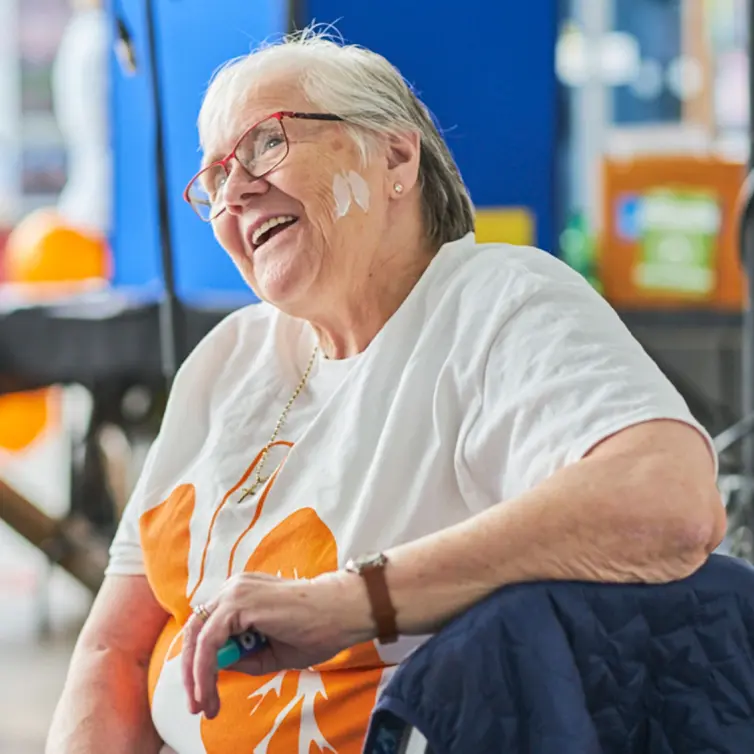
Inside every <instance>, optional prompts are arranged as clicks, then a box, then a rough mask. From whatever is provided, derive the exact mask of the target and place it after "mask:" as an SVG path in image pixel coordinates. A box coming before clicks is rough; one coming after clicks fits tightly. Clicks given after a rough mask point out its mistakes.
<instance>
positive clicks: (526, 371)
mask: <svg viewBox="0 0 754 754" xmlns="http://www.w3.org/2000/svg"><path fill="white" fill-rule="evenodd" d="M480 389H481V397H480V400H479V403H478V412H477V414H476V416H475V418H474V419H473V422H471V423H470V425H469V430H468V432H467V434H466V436H465V439H464V441H463V442H462V445H461V448H462V450H461V462H460V465H461V467H462V474H461V475H460V476H461V486H462V490H463V491H464V495H465V497H466V498H467V499H468V500H469V502H470V505H471V506H472V507H474V508H482V507H485V506H487V505H490V504H493V503H494V502H500V501H502V500H506V499H510V498H512V497H514V496H516V495H519V494H521V493H523V492H525V491H527V490H529V489H531V488H533V487H535V486H536V485H537V484H539V483H540V482H542V481H543V480H545V479H547V478H548V477H550V476H551V475H552V474H554V473H555V472H556V471H558V470H559V469H561V468H563V467H564V466H567V465H569V464H571V463H574V462H576V461H578V460H579V459H581V458H582V457H583V456H584V455H585V454H587V453H588V452H589V451H590V450H591V449H592V448H593V447H594V446H595V445H597V444H598V443H599V442H600V441H601V440H604V439H606V438H607V437H609V436H610V435H612V434H615V433H616V432H618V431H620V430H622V429H625V428H627V427H630V426H632V425H635V424H639V423H641V422H645V421H648V420H652V419H674V420H677V421H680V422H684V423H686V424H689V425H691V426H693V427H695V428H696V429H697V430H698V431H699V432H700V433H701V434H702V435H703V436H704V438H705V439H706V440H707V442H708V444H709V446H710V451H711V453H712V455H713V458H714V459H715V463H716V456H715V452H714V448H713V446H712V441H711V439H710V437H709V435H708V434H707V433H706V431H705V430H704V429H703V428H702V427H701V425H699V424H698V422H697V421H696V420H695V419H694V417H693V416H692V415H691V413H690V411H689V409H688V407H687V406H686V403H685V401H684V400H683V398H682V397H681V395H680V394H679V393H678V391H677V390H676V389H675V387H674V386H673V385H672V384H671V383H670V381H669V380H668V379H667V378H666V377H665V375H664V374H663V373H662V372H661V371H660V369H659V368H658V367H657V365H656V364H655V363H654V362H653V361H652V359H651V358H650V357H649V355H648V354H647V353H646V352H645V351H644V349H643V348H642V347H641V345H640V344H639V343H638V342H637V341H636V340H635V339H634V337H633V336H632V335H631V334H630V333H629V331H628V330H627V328H626V327H625V325H624V324H623V323H622V322H621V320H620V318H619V317H618V315H617V314H616V312H615V311H614V310H613V309H612V308H611V307H610V306H609V304H607V302H606V301H605V300H604V299H603V298H602V297H601V296H599V295H598V294H597V293H596V292H595V291H594V290H593V289H592V288H591V287H590V286H589V285H588V284H587V283H586V282H582V281H581V279H578V280H575V281H572V280H565V281H544V282H542V283H541V284H540V285H539V286H536V287H535V288H534V289H533V291H532V292H531V293H530V294H528V295H527V296H526V297H525V298H524V300H523V302H522V303H521V304H520V305H519V306H517V307H516V309H515V311H513V313H512V314H511V315H510V316H509V317H508V319H507V320H506V321H505V322H504V323H503V324H502V326H501V328H500V330H499V331H498V332H497V334H496V337H495V339H494V341H493V342H492V345H491V346H490V348H489V351H488V353H487V361H486V364H485V365H484V368H483V373H482V376H481V387H480Z"/></svg>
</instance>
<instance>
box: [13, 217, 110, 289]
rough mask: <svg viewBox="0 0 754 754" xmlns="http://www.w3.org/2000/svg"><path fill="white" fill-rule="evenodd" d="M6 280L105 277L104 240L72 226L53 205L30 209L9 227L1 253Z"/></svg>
mask: <svg viewBox="0 0 754 754" xmlns="http://www.w3.org/2000/svg"><path fill="white" fill-rule="evenodd" d="M3 267H4V275H3V277H4V279H5V280H6V281H7V282H9V283H24V284H34V283H63V282H68V281H79V280H87V279H90V278H99V279H107V278H109V277H110V271H111V260H110V252H109V249H108V246H107V243H106V241H105V240H104V239H101V238H97V237H96V236H93V235H90V234H89V233H87V232H84V231H82V230H80V229H78V228H75V227H72V226H71V225H70V224H69V223H67V222H66V221H65V219H64V218H62V217H61V216H60V215H59V214H58V213H57V212H56V211H55V210H54V209H41V210H37V211H36V212H32V213H31V214H29V215H27V216H26V217H25V218H24V219H23V220H21V222H20V223H18V225H16V227H15V228H14V229H13V230H12V231H11V233H10V235H9V237H8V241H7V244H6V247H5V254H4V257H3Z"/></svg>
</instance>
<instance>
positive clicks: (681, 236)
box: [634, 189, 722, 297]
mask: <svg viewBox="0 0 754 754" xmlns="http://www.w3.org/2000/svg"><path fill="white" fill-rule="evenodd" d="M721 219H722V218H721V210H720V206H719V204H718V202H717V201H716V199H715V197H714V195H712V194H710V193H706V192H703V191H692V190H682V191H681V190H679V191H672V190H668V189H663V190H657V191H653V192H651V193H647V194H645V195H644V196H643V197H642V202H641V217H640V218H639V227H640V237H639V243H640V254H639V260H638V262H637V264H636V266H635V268H634V283H635V285H636V286H637V287H638V288H640V289H642V290H651V291H663V292H666V293H676V294H686V295H693V296H699V297H705V296H708V295H710V294H711V293H712V292H713V291H714V289H715V283H716V270H717V259H716V251H717V237H718V234H719V232H720V223H721Z"/></svg>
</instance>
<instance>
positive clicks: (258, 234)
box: [251, 215, 296, 246]
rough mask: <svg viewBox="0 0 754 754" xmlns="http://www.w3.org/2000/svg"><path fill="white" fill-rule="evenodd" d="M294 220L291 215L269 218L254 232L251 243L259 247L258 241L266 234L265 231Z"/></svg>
mask: <svg viewBox="0 0 754 754" xmlns="http://www.w3.org/2000/svg"><path fill="white" fill-rule="evenodd" d="M295 219H296V218H295V217H293V216H292V215H280V216H279V217H271V218H270V219H269V220H265V221H264V222H263V223H262V224H261V225H260V226H259V227H258V228H257V229H256V230H255V231H254V234H253V235H252V237H251V242H252V243H253V244H254V246H259V239H260V238H262V236H263V235H264V234H265V233H267V231H269V230H272V228H274V227H275V226H276V225H281V224H282V223H289V222H292V221H293V220H295Z"/></svg>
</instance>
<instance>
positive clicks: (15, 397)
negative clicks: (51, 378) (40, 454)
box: [0, 388, 59, 453]
mask: <svg viewBox="0 0 754 754" xmlns="http://www.w3.org/2000/svg"><path fill="white" fill-rule="evenodd" d="M58 410H59V395H58V390H57V389H56V388H45V389H42V390H31V391H28V392H25V393H9V394H7V395H0V450H4V451H7V452H9V453H18V452H20V451H22V450H26V449H27V448H28V447H29V446H31V445H32V444H33V443H34V442H35V441H36V440H37V439H39V438H40V437H41V436H42V435H43V434H44V433H45V432H46V431H48V430H49V429H50V428H51V427H52V426H54V425H55V424H56V423H57V421H58Z"/></svg>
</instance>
